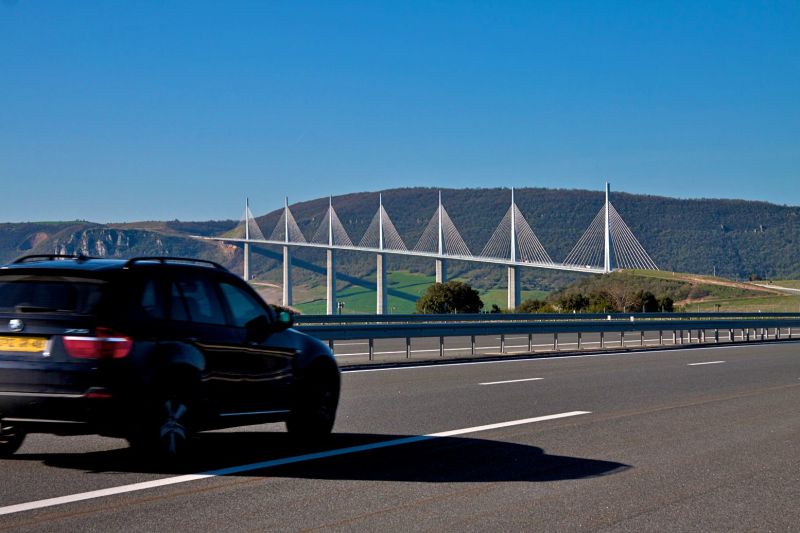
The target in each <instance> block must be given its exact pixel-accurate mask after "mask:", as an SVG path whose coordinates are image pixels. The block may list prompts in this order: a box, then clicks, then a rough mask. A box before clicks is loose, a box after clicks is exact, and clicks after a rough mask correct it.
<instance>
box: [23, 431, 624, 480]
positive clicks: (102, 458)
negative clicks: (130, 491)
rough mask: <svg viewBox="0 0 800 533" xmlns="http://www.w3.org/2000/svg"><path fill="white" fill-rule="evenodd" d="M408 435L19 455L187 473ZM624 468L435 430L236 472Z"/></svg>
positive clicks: (214, 441)
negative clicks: (187, 451) (158, 454)
mask: <svg viewBox="0 0 800 533" xmlns="http://www.w3.org/2000/svg"><path fill="white" fill-rule="evenodd" d="M409 438H411V439H413V438H415V437H414V436H409V435H375V434H359V433H336V434H334V435H332V436H331V437H330V438H329V439H328V440H327V441H326V442H325V443H319V444H318V445H311V446H309V445H306V446H298V445H297V444H296V443H294V442H293V441H292V439H291V438H290V437H289V436H288V434H286V433H279V432H276V433H273V432H253V431H247V432H237V433H205V434H201V435H199V436H198V437H197V438H196V442H195V443H194V450H193V453H192V454H191V456H190V457H188V458H187V459H186V460H185V461H184V462H183V463H182V464H181V465H175V464H167V465H165V464H158V463H155V462H153V461H151V460H148V459H146V458H143V457H141V456H139V455H137V454H136V453H134V452H133V451H132V450H130V449H127V448H120V449H114V450H107V451H94V452H87V453H53V454H25V453H21V454H18V455H16V456H15V458H16V459H18V460H40V461H42V462H43V463H44V464H46V465H47V466H51V467H56V468H66V469H74V470H81V471H84V472H89V473H114V472H140V473H157V474H185V473H198V472H209V471H211V472H213V471H216V470H220V469H225V468H229V467H234V466H239V465H248V464H252V463H262V462H265V461H274V460H279V459H283V458H290V457H297V456H300V455H304V454H314V453H320V452H322V453H324V452H326V451H328V450H342V449H346V448H352V447H369V446H370V445H374V444H376V443H391V442H390V441H396V440H398V439H409ZM628 468H630V467H629V466H628V465H625V464H622V463H617V462H613V461H603V460H598V459H588V458H581V457H570V456H561V455H551V454H547V453H545V452H544V451H543V450H542V449H541V448H538V447H536V446H529V445H525V444H517V443H510V442H502V441H494V440H486V439H478V438H465V437H437V438H432V439H429V440H423V441H418V442H411V443H405V444H400V445H391V446H387V447H384V448H378V449H369V450H363V451H355V452H352V453H346V454H342V455H338V456H332V457H322V458H317V459H310V460H303V461H299V462H295V463H293V464H288V465H278V466H270V467H268V468H259V469H252V470H245V471H242V472H236V473H235V475H238V476H256V477H287V478H306V479H330V480H371V481H411V482H427V483H458V482H504V481H530V482H545V481H556V480H565V479H583V478H590V477H597V476H605V475H610V474H614V473H618V472H621V471H623V470H626V469H628Z"/></svg>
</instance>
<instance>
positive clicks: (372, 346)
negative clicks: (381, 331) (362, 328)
mask: <svg viewBox="0 0 800 533" xmlns="http://www.w3.org/2000/svg"><path fill="white" fill-rule="evenodd" d="M374 356H375V339H370V340H369V360H370V361H372V358H373V357H374Z"/></svg>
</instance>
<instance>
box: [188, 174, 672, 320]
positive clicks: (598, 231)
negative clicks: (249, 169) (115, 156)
mask: <svg viewBox="0 0 800 533" xmlns="http://www.w3.org/2000/svg"><path fill="white" fill-rule="evenodd" d="M605 192H606V196H605V202H604V204H603V206H602V207H601V208H600V211H599V212H598V213H597V216H595V218H594V220H593V221H592V223H591V224H590V225H589V227H588V228H587V229H586V231H585V232H584V233H583V235H582V236H581V238H580V239H579V240H578V242H577V244H575V246H574V247H573V248H572V250H571V251H570V253H569V254H567V256H566V258H565V259H564V260H563V261H562V262H560V263H559V262H556V261H554V260H553V259H552V258H551V257H550V255H549V254H548V253H547V251H546V250H545V248H544V246H542V243H541V242H540V241H539V239H538V237H537V236H536V233H535V232H534V230H533V228H532V227H531V225H530V224H529V223H528V221H527V220H526V219H525V216H524V215H523V213H522V211H520V209H519V207H517V204H516V202H515V200H514V190H513V189H512V190H511V203H510V206H509V208H508V210H507V211H506V213H505V215H504V216H503V217H502V219H501V220H500V222H499V224H498V225H497V228H496V229H495V231H494V233H493V234H492V236H491V237H490V238H489V240H488V241H487V243H486V245H485V246H484V247H483V249H482V250H481V251H480V252H479V253H477V254H475V253H473V252H472V251H471V250H470V248H469V246H468V245H467V243H466V242H465V241H464V239H463V238H462V237H461V234H460V232H459V231H458V228H456V225H455V224H454V223H453V220H452V219H451V218H450V216H449V215H448V214H447V210H446V209H445V208H444V205H443V204H442V195H441V193H439V202H438V207H437V208H436V211H435V212H434V213H433V216H432V217H431V218H430V221H429V222H428V224H427V226H426V227H425V229H424V231H423V232H422V235H421V236H420V238H419V240H418V241H417V242H416V244H414V245H413V246H409V245H408V244H407V243H406V242H405V241H404V240H403V238H402V236H401V235H400V233H399V232H398V231H397V228H396V227H395V225H394V224H393V223H392V219H391V217H390V216H389V213H388V212H387V211H386V209H385V208H384V206H383V198H382V195H379V196H378V210H377V211H376V212H375V216H374V217H373V218H372V221H371V222H370V224H369V226H368V227H367V230H366V231H365V232H364V235H363V236H362V237H361V239H360V240H358V241H357V243H356V241H354V240H353V239H352V238H351V236H350V234H349V233H348V231H347V230H346V228H345V227H344V225H343V224H342V222H341V220H340V219H339V216H338V215H337V214H336V210H335V209H334V206H333V199H332V198H331V199H330V200H329V203H328V211H327V214H326V216H325V217H323V220H322V222H321V223H320V225H319V226H318V227H317V229H316V231H315V232H314V234H313V235H312V236H311V237H310V238H306V235H305V234H304V233H303V231H302V230H301V229H300V227H299V225H298V224H297V221H296V220H295V218H294V216H293V215H292V211H291V209H290V208H289V202H288V199H287V201H286V203H285V204H284V209H283V213H282V214H281V217H280V219H279V220H278V223H277V224H276V226H275V228H274V229H273V230H272V232H271V233H270V234H269V238H267V237H266V235H265V233H264V232H263V231H262V229H261V228H260V227H259V225H258V223H257V222H256V220H255V217H254V216H253V213H252V211H251V210H250V204H249V201H248V202H246V204H245V212H244V217H243V220H242V222H241V224H240V225H239V226H238V227H237V228H236V230H235V231H234V232H233V235H234V236H231V237H202V236H195V238H198V239H203V240H212V241H222V242H228V243H236V244H241V245H243V249H244V272H243V275H244V278H245V279H250V246H252V245H275V246H281V247H282V248H283V304H284V305H292V271H291V248H319V249H324V250H326V251H327V283H326V285H327V311H328V314H333V313H334V312H335V308H336V262H335V251H336V250H349V251H359V252H366V253H373V254H375V255H376V269H377V296H376V313H378V314H384V313H386V309H387V306H386V304H387V299H386V293H387V282H386V268H385V263H386V254H393V255H406V256H414V257H428V258H431V259H434V260H435V262H436V281H437V282H438V283H444V282H445V281H446V279H447V269H446V265H447V261H450V260H455V261H472V262H476V263H491V264H500V265H506V266H507V267H508V308H509V309H513V308H515V307H517V306H518V305H519V303H520V282H519V269H520V268H524V267H528V268H544V269H550V270H565V271H571V272H584V273H595V274H602V273H608V272H611V271H612V270H614V269H615V268H636V269H652V270H657V269H658V267H657V266H656V264H655V262H653V260H652V259H651V258H650V256H649V255H648V253H647V252H646V251H645V249H644V248H643V247H642V245H641V244H640V243H639V241H638V240H637V239H636V237H635V236H634V235H633V232H632V231H631V229H630V228H629V227H628V225H627V224H626V223H625V221H624V220H623V219H622V216H621V215H620V214H619V212H618V211H617V210H616V208H614V205H613V204H612V203H611V200H610V188H609V185H608V183H606V191H605Z"/></svg>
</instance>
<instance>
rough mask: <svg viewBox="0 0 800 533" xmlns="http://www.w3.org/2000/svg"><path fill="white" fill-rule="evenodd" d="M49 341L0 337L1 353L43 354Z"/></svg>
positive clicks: (38, 338) (36, 338)
mask: <svg viewBox="0 0 800 533" xmlns="http://www.w3.org/2000/svg"><path fill="white" fill-rule="evenodd" d="M46 345H47V339H43V338H41V337H5V336H0V352H43V351H44V348H45V346H46Z"/></svg>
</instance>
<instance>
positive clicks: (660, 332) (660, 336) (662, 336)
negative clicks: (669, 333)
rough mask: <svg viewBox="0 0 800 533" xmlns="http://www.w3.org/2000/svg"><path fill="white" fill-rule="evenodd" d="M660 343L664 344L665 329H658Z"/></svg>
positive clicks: (660, 344)
mask: <svg viewBox="0 0 800 533" xmlns="http://www.w3.org/2000/svg"><path fill="white" fill-rule="evenodd" d="M658 345H659V346H664V330H658Z"/></svg>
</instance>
